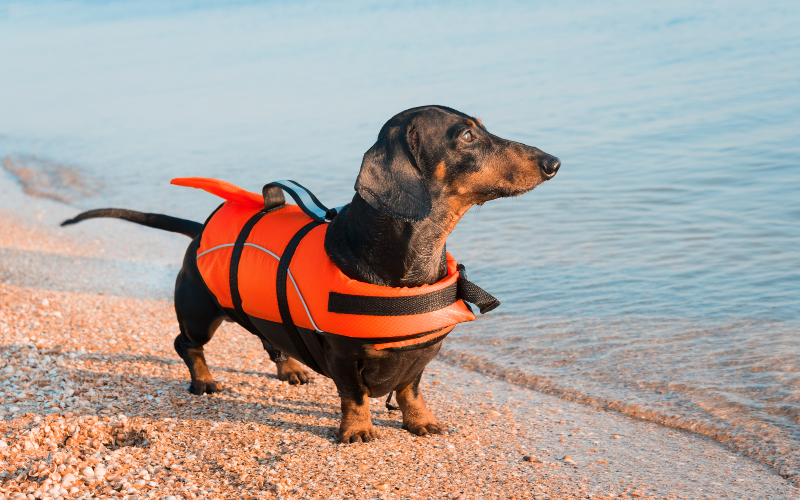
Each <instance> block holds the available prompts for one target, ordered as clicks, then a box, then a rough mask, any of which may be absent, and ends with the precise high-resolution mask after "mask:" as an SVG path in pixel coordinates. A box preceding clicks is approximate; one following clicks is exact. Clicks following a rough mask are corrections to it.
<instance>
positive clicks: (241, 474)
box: [0, 172, 798, 499]
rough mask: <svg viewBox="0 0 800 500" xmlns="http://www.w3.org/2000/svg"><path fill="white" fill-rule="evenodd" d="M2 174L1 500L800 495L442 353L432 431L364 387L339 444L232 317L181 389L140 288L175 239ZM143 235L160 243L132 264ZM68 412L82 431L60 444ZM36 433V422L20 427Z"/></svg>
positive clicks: (324, 383)
mask: <svg viewBox="0 0 800 500" xmlns="http://www.w3.org/2000/svg"><path fill="white" fill-rule="evenodd" d="M2 173H3V175H2V176H0V193H1V194H2V197H3V201H2V202H0V218H1V219H2V221H1V222H0V250H1V251H2V253H0V256H2V260H0V339H2V345H1V346H0V349H2V356H0V365H2V366H0V390H2V392H3V395H2V396H0V398H2V402H0V408H1V409H2V413H3V414H2V416H0V417H1V420H2V421H0V440H2V441H3V442H4V443H5V444H6V446H3V445H2V443H0V471H4V473H5V475H4V476H3V475H0V483H2V486H0V493H2V495H4V497H5V498H13V495H10V494H9V493H11V491H10V490H12V489H14V488H19V489H23V490H27V489H29V488H31V487H34V486H35V488H36V490H37V491H39V490H42V485H44V484H55V482H56V481H58V482H60V483H62V485H63V487H64V489H65V491H66V492H67V495H66V496H64V498H80V497H81V496H82V495H85V493H86V492H91V494H92V495H93V498H111V497H112V496H111V495H110V491H111V490H112V489H115V488H117V489H119V490H120V491H122V492H123V493H118V494H115V495H114V496H113V498H124V497H126V496H127V497H128V498H134V497H138V498H159V499H161V498H168V497H169V496H173V497H175V498H186V499H188V498H192V499H194V498H377V497H380V498H451V499H452V498H463V499H472V498H618V497H620V496H621V495H624V497H628V498H696V497H701V496H705V497H710V498H724V497H726V496H730V497H734V498H797V495H798V490H797V488H795V487H794V486H792V485H791V484H790V483H789V482H788V481H786V480H785V479H783V478H781V477H780V476H778V475H777V474H776V472H775V471H774V470H772V469H770V468H768V467H766V466H765V465H763V464H760V463H758V462H755V461H752V460H750V459H748V458H745V457H742V456H741V455H738V454H736V453H734V452H732V451H730V450H728V449H726V448H725V447H723V446H721V445H719V444H717V443H715V442H712V441H710V440H707V439H704V438H702V437H699V436H697V435H694V434H689V433H686V432H682V431H679V430H676V429H671V428H667V427H664V426H660V425H658V424H653V423H650V422H645V421H637V420H634V419H631V418H629V417H626V416H622V415H618V414H615V413H610V412H603V411H597V410H596V409H593V408H590V407H587V406H581V405H579V404H576V403H570V402H567V401H564V400H561V399H558V398H556V397H554V396H549V395H546V394H542V393H539V392H535V391H531V390H529V389H525V388H523V387H519V386H514V385H512V384H509V383H506V382H502V381H499V380H496V379H493V378H490V377H487V376H484V375H481V374H479V373H476V372H471V371H467V370H465V369H462V368H458V367H456V366H451V365H448V364H446V363H444V362H442V361H438V360H434V362H433V363H431V365H429V368H428V369H427V370H426V374H425V377H424V378H423V390H424V391H425V392H424V394H425V396H426V399H427V400H428V402H429V406H430V407H431V409H432V410H433V411H434V412H435V413H436V414H437V416H438V417H439V418H440V419H441V420H442V421H443V423H444V424H445V425H446V426H447V431H446V432H445V433H444V434H442V435H440V436H432V437H430V438H417V437H414V436H411V435H410V434H408V433H407V432H405V431H403V430H402V429H400V418H399V415H398V414H397V413H390V412H388V411H386V409H385V408H384V407H383V401H382V400H374V401H372V410H373V420H374V422H375V425H376V427H377V429H378V431H379V434H380V437H379V439H378V440H377V441H375V442H373V443H368V444H359V445H338V444H336V443H335V431H336V428H337V426H338V414H339V412H338V398H337V397H336V391H335V388H334V386H333V384H332V383H331V382H330V381H329V380H327V379H324V378H323V377H321V376H316V377H315V379H314V381H313V383H312V384H310V385H308V386H300V387H294V386H289V385H288V384H284V383H281V382H279V381H278V380H277V379H276V378H275V370H274V365H272V363H270V362H269V360H268V358H267V356H266V355H265V353H264V352H263V349H262V348H261V346H260V343H259V342H258V341H257V339H255V338H254V337H252V336H250V335H249V334H247V333H246V332H244V330H242V329H241V328H239V327H237V326H235V325H225V326H223V327H222V328H221V329H220V331H219V332H218V333H217V336H216V340H215V341H212V342H211V343H210V345H209V348H208V350H207V357H208V360H209V365H210V368H211V370H212V373H214V375H215V377H217V378H218V379H222V380H224V382H223V383H224V384H225V386H226V391H224V392H223V393H221V394H220V395H215V396H203V397H193V396H191V395H189V394H188V393H187V392H186V387H187V386H188V373H187V372H186V368H185V367H184V365H183V363H182V361H181V360H180V359H179V358H178V357H177V355H176V354H175V353H174V351H173V350H172V339H173V338H174V336H175V334H176V333H177V324H176V322H175V319H174V312H173V311H172V309H171V303H170V301H169V300H168V297H164V296H163V294H162V295H158V294H157V293H155V291H157V290H163V288H164V286H165V285H164V283H165V282H169V281H171V280H172V279H174V272H173V269H172V267H173V266H175V270H176V269H177V266H178V265H179V263H180V260H179V259H180V256H181V255H182V251H181V248H185V244H186V239H185V238H184V237H176V236H174V235H167V236H165V235H163V234H161V233H159V232H157V231H152V230H147V229H145V228H138V227H135V226H133V225H131V224H126V223H122V222H118V221H97V222H93V223H92V224H84V225H82V226H79V229H77V230H74V231H73V230H70V231H64V230H60V228H58V226H57V222H60V220H63V219H64V218H66V217H68V216H71V215H73V214H74V213H75V212H77V210H76V209H73V208H71V207H68V206H66V205H62V204H59V203H55V202H52V201H49V200H44V199H35V198H29V197H27V196H25V195H23V194H21V192H20V191H19V186H17V185H15V184H14V183H13V182H12V181H11V180H10V177H9V176H8V174H6V173H5V172H2ZM42 210H44V212H42ZM40 214H41V215H42V217H41V218H38V216H39V215H40ZM120 224H125V226H124V230H120ZM111 235H114V237H113V238H112V236H111ZM96 242H100V243H96ZM141 247H146V248H147V249H148V250H149V249H155V248H157V249H158V251H154V252H150V253H148V257H150V256H151V255H152V257H153V258H152V260H151V261H141V260H140V261H139V262H130V259H136V258H139V259H141V255H135V254H136V253H137V248H139V250H138V251H141ZM101 250H103V251H101ZM141 253H142V254H145V252H141ZM176 255H178V257H177V259H178V260H173V259H175V256H176ZM125 259H127V261H125ZM123 262H126V264H125V265H122V263H123ZM176 263H177V264H176ZM128 264H135V265H134V266H133V267H131V266H129V265H128ZM9 266H10V267H12V268H13V269H12V271H10V272H9V271H7V269H8V267H9ZM148 273H150V274H148ZM54 276H60V277H61V278H60V279H55V278H54ZM142 276H144V277H145V279H143V278H142ZM148 280H150V281H148ZM153 280H156V281H153ZM134 336H136V337H138V338H136V337H134ZM40 391H41V392H40ZM70 391H72V392H71V393H70ZM159 391H160V392H159ZM12 408H16V410H12ZM121 415H124V417H123V416H121ZM37 417H38V419H37ZM94 417H96V421H95V418H94ZM79 419H81V420H80V422H79V421H78V420H79ZM45 423H46V424H47V426H49V428H50V433H53V432H54V431H55V435H51V434H50V433H48V432H47V431H46V427H45V425H44V424H45ZM62 425H63V426H64V430H63V431H62V430H61V426H62ZM75 425H78V426H79V427H80V428H81V429H85V431H86V432H88V434H86V433H84V434H81V432H80V431H79V432H78V433H77V436H76V437H75V438H74V441H73V443H72V444H71V445H70V446H65V445H64V441H65V440H66V437H65V436H66V435H67V434H68V431H70V429H71V428H72V426H75ZM32 428H37V429H41V431H39V432H35V433H34V434H33V435H26V434H25V432H27V431H29V430H31V429H32ZM21 431H23V432H21ZM74 432H75V431H74V430H73V432H72V433H71V434H69V435H74ZM91 434H95V436H92V435H91ZM90 438H91V439H90ZM48 440H49V442H48ZM125 443H129V444H125ZM122 444H125V445H124V446H122ZM95 445H97V446H95ZM17 446H19V451H16V452H14V453H11V450H12V449H16V447H17ZM54 447H55V448H54ZM170 455H171V456H170ZM567 456H568V457H570V458H569V459H566V458H565V457H567ZM48 457H49V458H48ZM525 457H529V458H528V460H526V459H525ZM59 461H60V462H61V463H60V464H59V463H58V462H59ZM165 461H166V462H165ZM60 465H63V466H64V468H63V469H62V470H61V471H58V470H57V469H58V467H59V466H60ZM42 466H43V467H42ZM40 467H42V470H41V471H39V468H40ZM87 467H91V468H92V475H91V476H90V475H88V474H85V473H84V471H86V468H87ZM12 468H13V469H14V470H13V472H12V471H11V469H12ZM54 468H55V469H56V470H55V474H53V472H54V471H53V469H54ZM67 468H69V469H67ZM97 470H100V471H103V470H104V471H105V474H103V475H98V474H95V471H97ZM45 471H46V472H45ZM87 472H88V471H87ZM69 474H71V475H72V477H69V476H68V475H69ZM46 477H49V478H50V480H51V482H49V483H48V482H47V479H46ZM12 482H13V483H14V484H13V485H11V483H12ZM126 483H127V485H126ZM151 483H152V484H151ZM9 485H11V486H9ZM23 485H24V487H23ZM209 487H210V488H211V489H210V490H208V489H207V488H209ZM298 487H299V488H300V489H298ZM69 488H77V491H75V492H74V493H69V491H70V490H69ZM4 490H5V491H4ZM132 490H133V491H132ZM201 490H202V491H204V492H205V493H200V491H201ZM115 491H116V490H115ZM59 493H60V490H59ZM40 496H41V497H42V498H46V496H47V495H40ZM0 498H3V497H0ZM52 498H57V497H52Z"/></svg>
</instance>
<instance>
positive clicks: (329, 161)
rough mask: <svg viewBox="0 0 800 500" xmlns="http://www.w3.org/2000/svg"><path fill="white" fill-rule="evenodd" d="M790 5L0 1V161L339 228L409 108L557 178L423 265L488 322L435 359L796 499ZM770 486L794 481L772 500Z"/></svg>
mask: <svg viewBox="0 0 800 500" xmlns="http://www.w3.org/2000/svg"><path fill="white" fill-rule="evenodd" d="M799 23H800V4H798V3H797V2H779V1H775V2H757V3H753V2H744V1H726V2H705V3H702V4H697V3H695V2H683V1H675V2H663V3H661V4H660V5H657V4H653V3H652V2H633V1H625V0H620V1H614V2H604V3H597V2H588V1H586V2H575V1H567V2H558V3H557V2H519V3H514V2H491V3H486V2H471V1H459V2H451V3H441V2H437V3H436V4H430V3H426V2H397V3H387V2H374V3H358V2H339V3H337V4H336V5H333V4H329V3H317V2H279V1H272V2H248V1H243V2H235V3H232V2H182V1H159V2H150V1H137V2H113V3H105V2H88V1H87V2H37V3H8V2H0V68H2V76H1V77H0V152H2V153H3V155H12V156H16V157H22V156H26V155H28V156H35V157H38V158H41V159H45V160H47V161H52V162H58V163H62V164H64V165H70V166H75V167H77V168H78V169H80V171H81V172H83V173H84V174H85V175H87V176H88V177H91V178H92V179H94V180H96V181H97V182H100V183H102V184H103V185H104V186H105V189H103V190H102V191H101V192H100V194H98V195H97V196H94V197H91V198H87V199H81V200H77V201H76V202H75V205H76V206H78V207H79V208H96V207H101V206H121V207H127V208H133V209H139V210H146V211H152V212H163V213H168V214H172V215H176V216H181V217H189V218H193V219H195V220H203V219H204V218H205V216H206V215H207V214H208V213H209V212H210V211H211V210H212V209H213V208H214V207H215V206H216V205H217V203H218V201H219V200H218V199H216V198H215V197H213V196H210V195H207V194H205V193H202V192H199V191H195V190H190V189H186V188H178V187H172V186H169V184H168V182H169V179H171V178H172V177H177V176H211V177H217V178H221V179H225V180H228V181H231V182H233V183H235V184H238V185H241V186H243V187H246V188H248V189H251V190H254V191H258V190H260V187H261V186H262V185H263V184H264V183H266V182H268V181H271V180H277V179H286V178H290V179H295V180H297V181H299V182H301V183H302V184H305V185H306V186H307V187H309V188H310V189H312V191H314V192H315V193H316V194H317V195H318V196H319V197H320V198H321V199H322V200H323V202H325V203H328V204H329V205H331V206H334V205H340V204H343V203H345V202H347V201H348V200H349V199H350V198H351V197H352V194H353V183H354V180H355V177H356V175H357V173H358V169H359V166H360V161H361V155H362V154H363V153H364V152H365V151H366V150H367V149H368V148H369V147H370V146H371V144H372V143H373V142H374V140H375V137H376V134H377V132H378V130H379V129H380V127H381V125H382V124H383V123H384V122H385V121H386V120H387V119H389V118H390V117H391V116H392V115H394V114H395V113H397V112H399V111H402V110H404V109H406V108H410V107H413V106H419V105H425V104H442V105H446V106H450V107H454V108H456V109H459V110H461V111H464V112H466V113H469V114H472V115H475V116H477V117H479V118H481V119H482V120H483V122H484V124H485V125H486V126H487V127H488V129H489V130H490V131H492V132H493V133H495V134H497V135H500V136H502V137H505V138H508V139H513V140H515V141H520V142H523V143H525V144H530V145H533V146H536V147H539V148H540V149H542V150H544V151H546V152H548V153H550V154H553V155H556V156H558V157H559V158H560V159H561V160H562V163H563V166H562V168H561V171H560V172H559V173H558V175H557V176H556V177H555V178H554V179H553V180H551V181H549V182H547V183H545V184H544V185H542V186H540V187H539V188H537V189H536V190H535V191H534V192H532V193H529V194H526V195H525V196H522V197H519V198H514V199H508V200H498V201H494V202H491V203H487V204H486V205H485V206H484V207H482V208H480V209H477V208H474V209H472V210H470V212H469V213H468V214H467V215H466V216H465V217H464V219H463V220H462V222H461V223H460V224H459V226H458V227H457V229H456V230H455V232H454V233H453V234H452V236H451V237H450V239H449V240H448V250H450V251H451V252H452V253H453V254H454V255H455V256H456V257H457V258H458V259H459V261H461V262H463V263H465V264H466V265H467V268H468V271H469V276H470V279H472V280H473V281H475V282H476V283H478V284H480V285H481V286H482V287H484V288H485V289H486V290H488V291H489V292H491V293H493V294H494V295H496V296H497V297H498V298H499V299H500V300H501V301H502V303H503V304H502V306H501V307H500V308H499V309H498V310H496V311H494V312H492V313H491V314H489V315H487V316H486V317H481V318H480V320H479V321H476V322H474V323H472V324H468V325H462V326H460V327H459V328H458V329H457V330H456V331H455V332H454V333H453V334H452V335H451V337H450V338H449V339H448V341H447V342H446V343H445V349H444V351H443V354H442V356H443V357H444V358H445V359H447V360H450V361H452V362H456V363H460V364H462V365H464V366H469V367H473V368H474V369H480V370H487V371H491V372H492V373H495V374H496V375H498V376H501V377H506V378H509V379H513V380H515V381H516V382H518V383H521V384H524V385H528V386H530V387H534V388H537V389H540V390H544V391H548V392H552V393H554V394H559V395H561V396H562V397H566V398H570V399H574V400H578V401H583V402H585V403H586V404H591V405H595V406H599V407H602V408H608V409H610V410H614V411H621V412H625V413H629V414H631V415H633V416H636V417H641V418H646V419H652V420H656V421H659V422H663V423H665V424H667V425H674V426H676V427H680V428H683V429H686V430H689V431H692V432H697V433H700V434H704V435H707V436H709V437H712V438H713V439H717V440H719V441H721V442H723V443H725V444H726V445H728V446H730V447H731V448H733V449H736V450H739V451H741V452H742V453H745V454H747V455H748V456H751V457H754V458H756V459H759V460H763V461H765V462H767V463H770V464H772V465H774V466H775V467H776V470H777V471H778V472H780V473H781V474H783V475H784V476H786V477H796V476H798V475H799V474H800V451H798V450H800V311H799V310H798V309H799V308H798V306H799V305H800V250H799V249H800V30H798V29H797V26H798V25H799ZM795 480H796V479H795Z"/></svg>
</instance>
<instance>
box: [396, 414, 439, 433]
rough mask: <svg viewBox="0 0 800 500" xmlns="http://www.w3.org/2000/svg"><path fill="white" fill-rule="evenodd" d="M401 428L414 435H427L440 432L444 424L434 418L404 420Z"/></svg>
mask: <svg viewBox="0 0 800 500" xmlns="http://www.w3.org/2000/svg"><path fill="white" fill-rule="evenodd" d="M403 429H405V430H407V431H408V432H410V433H411V434H414V435H416V436H427V435H428V434H441V433H442V431H443V430H444V426H443V425H442V424H441V423H439V421H438V420H436V419H435V418H434V419H433V420H428V421H425V420H420V421H411V422H404V423H403Z"/></svg>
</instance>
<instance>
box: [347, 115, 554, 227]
mask: <svg viewBox="0 0 800 500" xmlns="http://www.w3.org/2000/svg"><path fill="white" fill-rule="evenodd" d="M560 166H561V162H560V161H559V160H558V158H556V157H555V156H551V155H549V154H547V153H545V152H543V151H540V150H539V149H536V148H534V147H531V146H526V145H524V144H520V143H518V142H513V141H509V140H506V139H502V138H500V137H497V136H496V135H493V134H491V133H489V131H488V130H486V127H484V126H483V123H481V121H480V120H479V119H477V118H472V117H470V116H468V115H465V114H464V113H460V112H458V111H456V110H454V109H450V108H446V107H443V106H424V107H420V108H412V109H409V110H406V111H403V112H402V113H400V114H398V115H396V116H394V117H393V118H392V119H391V120H389V121H388V122H386V124H385V125H384V126H383V128H381V131H380V133H379V134H378V140H377V142H375V145H373V146H372V147H371V148H370V149H369V151H367V152H366V154H364V161H363V162H362V164H361V172H360V173H359V175H358V179H357V180H356V186H355V188H356V191H358V194H359V195H360V196H361V197H362V198H364V200H366V201H367V203H369V204H370V206H372V207H373V208H374V209H376V210H378V211H379V212H381V213H383V214H385V215H388V216H390V217H393V218H396V219H400V220H404V221H408V222H417V221H421V220H424V219H426V218H428V216H429V215H430V214H431V211H432V210H433V209H434V207H441V208H443V209H444V210H447V211H448V212H449V213H454V214H457V215H458V216H459V217H460V216H461V215H463V214H464V213H465V212H466V211H467V210H468V209H469V207H471V206H472V205H476V204H483V203H484V202H486V201H489V200H493V199H496V198H504V197H509V196H517V195H520V194H523V193H526V192H528V191H530V190H531V189H533V188H535V187H536V186H538V185H539V184H541V183H543V182H544V181H546V180H549V179H552V178H553V176H555V175H556V172H558V169H559V167H560Z"/></svg>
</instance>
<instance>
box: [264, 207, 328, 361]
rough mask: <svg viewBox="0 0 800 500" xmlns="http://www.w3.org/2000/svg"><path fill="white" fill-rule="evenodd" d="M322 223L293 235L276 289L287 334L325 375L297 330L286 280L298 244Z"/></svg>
mask: <svg viewBox="0 0 800 500" xmlns="http://www.w3.org/2000/svg"><path fill="white" fill-rule="evenodd" d="M320 224H322V222H319V221H312V222H309V223H308V224H306V225H305V226H303V227H302V228H301V229H300V230H299V231H297V233H295V235H294V236H292V239H291V240H289V244H288V245H286V248H285V249H284V250H283V255H281V260H280V261H279V262H278V272H277V276H276V290H277V296H278V310H279V311H280V313H281V321H282V322H283V327H284V328H285V329H286V334H287V335H288V336H289V339H291V341H292V344H294V347H295V349H297V354H298V355H299V356H300V360H301V361H302V362H303V363H305V364H306V366H308V367H309V368H311V369H312V370H314V371H315V372H317V373H321V374H323V375H324V372H323V371H322V369H321V368H320V367H319V365H317V362H316V361H315V360H314V357H313V356H312V355H311V353H310V352H309V351H308V347H306V344H305V342H303V339H302V338H301V337H300V332H298V331H297V326H295V324H294V321H293V320H292V313H291V311H290V310H289V300H288V298H287V297H286V280H287V278H288V275H289V264H291V262H292V257H294V252H295V250H297V246H298V245H299V244H300V241H302V239H303V238H304V237H305V236H306V235H307V234H308V233H309V231H311V230H312V229H314V228H315V227H317V226H319V225H320Z"/></svg>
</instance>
